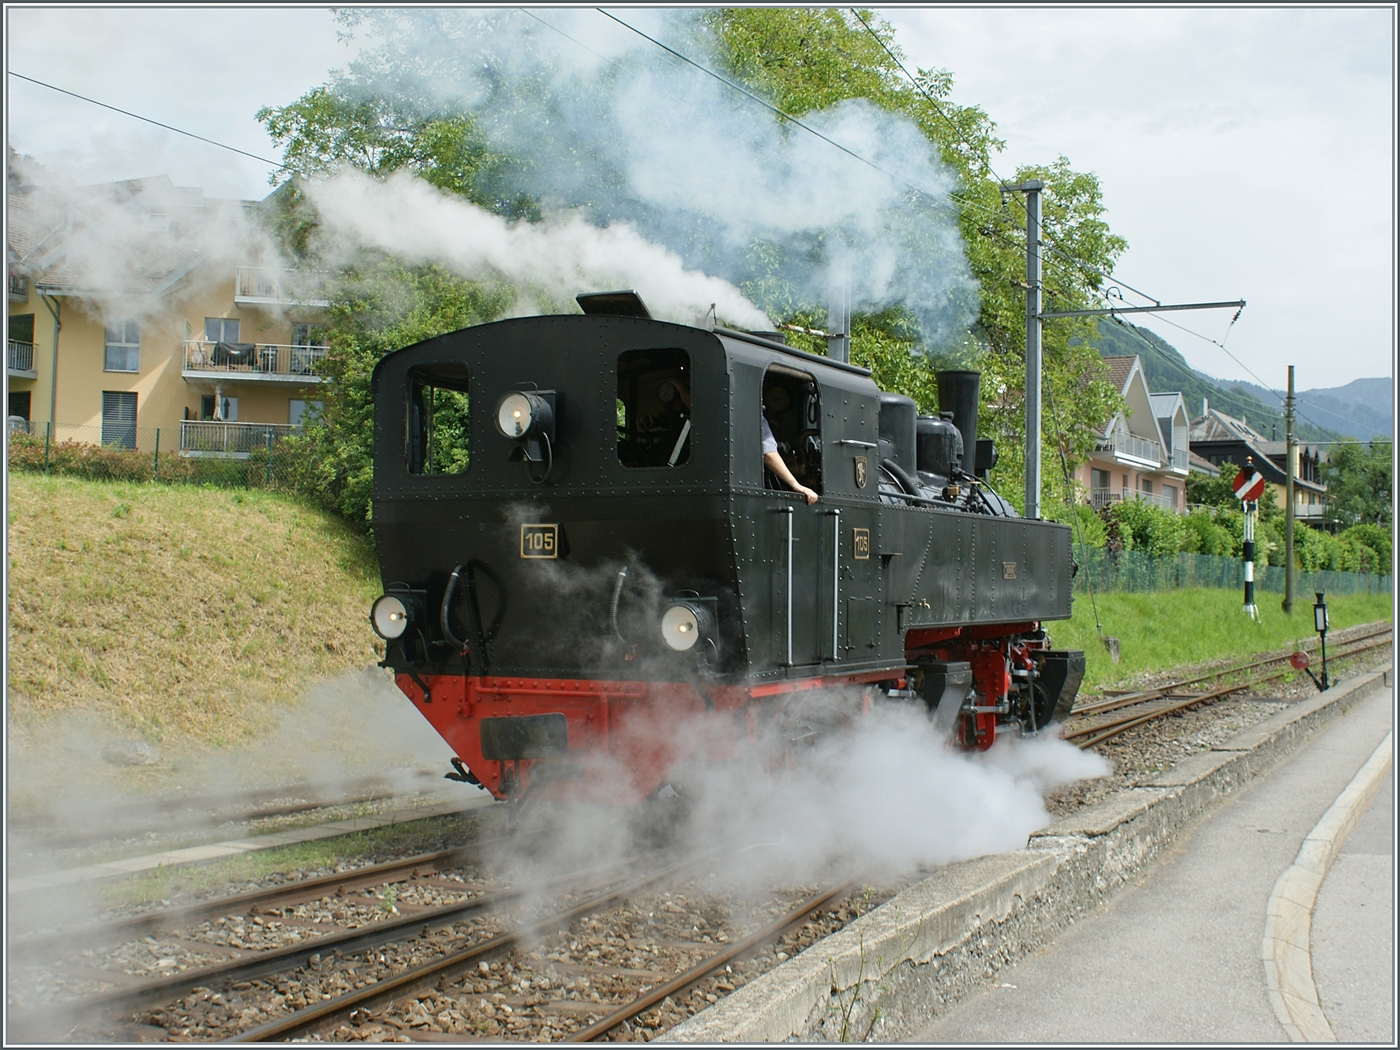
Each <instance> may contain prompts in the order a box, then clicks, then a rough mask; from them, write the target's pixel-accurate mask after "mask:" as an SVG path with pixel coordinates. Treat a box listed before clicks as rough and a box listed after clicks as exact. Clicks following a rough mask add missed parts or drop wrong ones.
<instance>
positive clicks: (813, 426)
mask: <svg viewBox="0 0 1400 1050" xmlns="http://www.w3.org/2000/svg"><path fill="white" fill-rule="evenodd" d="M763 416H764V418H765V419H767V420H768V426H769V428H770V429H771V430H772V431H773V437H774V438H775V439H776V440H777V442H778V455H780V456H782V457H783V462H784V463H786V464H787V466H788V469H789V470H791V471H792V476H793V477H795V478H796V479H797V480H798V481H799V482H801V483H802V484H803V485H806V486H807V487H808V488H809V489H812V490H813V491H814V492H816V493H817V494H818V495H820V494H821V491H822V410H821V391H820V389H819V388H818V387H817V383H816V380H814V379H813V378H812V377H811V376H809V375H807V374H806V373H804V372H798V371H797V370H796V369H792V368H786V367H784V366H782V365H769V366H768V370H767V371H766V372H765V373H764V374H763ZM758 439H759V435H757V434H755V435H754V441H755V442H757V441H758ZM763 483H764V485H765V487H767V488H772V489H785V488H786V486H784V485H783V483H782V482H780V481H779V480H778V479H777V478H776V477H774V476H773V472H772V471H770V470H768V469H767V468H764V471H763Z"/></svg>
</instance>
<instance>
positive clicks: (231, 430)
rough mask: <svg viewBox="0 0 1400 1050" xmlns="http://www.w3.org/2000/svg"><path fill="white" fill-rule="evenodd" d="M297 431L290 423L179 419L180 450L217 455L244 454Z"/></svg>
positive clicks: (298, 431)
mask: <svg viewBox="0 0 1400 1050" xmlns="http://www.w3.org/2000/svg"><path fill="white" fill-rule="evenodd" d="M299 433H301V427H299V426H297V425H295V424H292V423H233V422H229V423H225V422H223V421H221V420H195V419H184V420H181V421H180V451H181V452H196V453H198V452H204V453H211V454H218V455H226V456H227V455H248V454H249V453H251V452H253V451H254V450H255V449H260V448H271V447H272V446H273V445H275V444H277V442H278V441H280V440H281V439H282V438H284V437H288V436H290V435H292V434H299Z"/></svg>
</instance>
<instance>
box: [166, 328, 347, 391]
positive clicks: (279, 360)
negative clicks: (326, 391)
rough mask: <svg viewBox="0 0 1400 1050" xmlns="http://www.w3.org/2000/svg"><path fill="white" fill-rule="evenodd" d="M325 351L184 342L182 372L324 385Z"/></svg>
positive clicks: (308, 347)
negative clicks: (183, 370) (183, 365)
mask: <svg viewBox="0 0 1400 1050" xmlns="http://www.w3.org/2000/svg"><path fill="white" fill-rule="evenodd" d="M325 362H326V348H325V347H324V346H289V345H287V344H286V343H213V342H210V341H209V340H207V339H186V340H185V373H186V374H189V373H191V372H197V373H218V374H221V375H235V376H246V377H248V378H250V379H288V380H295V381H301V382H307V383H321V382H324V381H325V379H324V376H323V375H322V373H323V371H324V369H325Z"/></svg>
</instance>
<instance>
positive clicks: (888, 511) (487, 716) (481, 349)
mask: <svg viewBox="0 0 1400 1050" xmlns="http://www.w3.org/2000/svg"><path fill="white" fill-rule="evenodd" d="M579 302H580V304H581V305H582V306H583V308H584V311H585V312H584V313H583V314H581V315H568V316H553V317H531V318H520V319H514V320H506V321H498V322H494V323H491V324H484V325H479V326H475V327H471V328H466V329H462V330H460V331H457V332H452V333H450V334H448V335H443V336H440V337H437V338H434V339H429V340H426V341H424V342H421V343H418V344H415V345H413V346H409V347H406V348H404V349H402V350H399V351H397V352H395V353H392V354H389V355H387V356H386V357H385V358H383V360H381V361H380V363H379V365H378V366H377V368H376V369H375V372H374V377H373V398H374V408H375V415H374V487H373V493H372V506H373V509H372V524H373V529H374V537H375V543H376V546H377V551H378V558H379V565H380V571H381V574H382V579H383V585H384V593H383V595H382V596H381V597H380V598H378V599H377V600H376V601H375V603H374V605H373V608H372V610H371V617H370V618H371V623H372V625H373V627H374V630H375V631H376V633H377V634H378V635H379V636H380V637H381V638H382V639H383V640H384V643H385V647H386V652H385V659H384V666H387V667H389V668H392V670H393V671H394V673H395V680H396V682H397V684H398V686H399V688H400V689H401V690H402V691H403V692H404V693H405V694H406V695H407V696H408V697H409V699H410V700H411V701H412V702H413V704H414V705H415V706H416V707H417V709H418V710H419V711H420V712H421V713H422V714H423V716H424V717H426V718H427V719H428V721H429V722H430V723H431V724H432V725H433V727H434V728H435V729H436V730H437V731H438V733H439V734H441V736H442V737H443V739H444V740H445V741H446V742H447V743H448V744H449V746H450V747H451V748H452V750H453V752H454V754H455V756H456V758H455V759H454V761H453V765H454V766H455V767H456V772H454V773H452V774H449V775H450V776H451V777H452V778H453V779H458V780H464V781H467V782H469V783H473V784H480V785H482V786H484V787H485V788H487V789H488V790H489V791H490V792H491V793H492V794H493V795H494V796H495V797H497V798H500V799H514V800H521V799H524V798H527V797H570V798H577V799H586V800H596V801H613V802H624V803H625V802H636V801H640V800H643V799H646V798H648V797H653V796H656V795H657V794H658V793H659V792H665V791H666V789H667V788H668V787H670V788H676V789H679V786H680V781H679V780H678V778H679V777H680V776H681V771H682V770H684V769H685V768H687V767H693V765H694V764H695V763H703V764H710V763H716V762H739V761H756V762H761V763H764V764H766V765H768V766H770V767H771V766H772V765H773V764H774V763H782V762H786V761H791V760H792V759H793V757H794V755H795V754H799V753H800V752H801V751H802V749H803V748H805V747H810V746H812V745H813V743H814V742H815V741H817V740H820V739H822V738H823V736H824V735H825V734H829V733H838V732H839V731H840V729H841V726H842V725H848V724H849V723H850V722H851V721H852V720H854V719H858V718H860V717H861V716H863V715H864V714H866V713H867V712H868V711H869V709H870V706H871V704H872V703H876V704H901V705H913V706H914V707H915V708H916V709H917V710H919V711H921V712H923V711H927V712H928V713H929V714H930V715H936V716H938V717H941V718H946V719H948V720H949V721H951V723H952V727H953V737H954V739H955V740H956V742H957V743H958V744H959V745H960V746H962V747H964V748H969V749H985V748H988V747H990V746H991V745H992V743H993V741H994V740H995V739H996V736H997V734H998V732H1005V731H1007V730H1008V729H1010V730H1014V731H1016V732H1024V733H1035V732H1039V731H1041V730H1043V729H1044V728H1045V727H1046V726H1047V725H1049V724H1050V723H1052V722H1055V721H1058V720H1061V719H1063V717H1064V716H1065V715H1066V714H1067V713H1068V712H1069V709H1070V707H1071V705H1072V704H1073V701H1074V697H1075V694H1076V692H1077V690H1078V686H1079V682H1080V679H1081V678H1082V675H1083V669H1084V658H1083V653H1082V652H1077V651H1069V650H1063V649H1054V648H1052V647H1051V645H1050V642H1049V640H1048V638H1047V636H1046V634H1045V631H1044V628H1043V624H1044V623H1046V622H1047V621H1054V620H1060V619H1066V618H1068V617H1069V615H1070V601H1071V594H1070V589H1071V575H1072V572H1073V563H1072V559H1071V549H1070V533H1069V529H1068V528H1066V527H1065V526H1062V525H1058V524H1054V523H1051V522H1046V521H1037V520H1026V519H1023V518H1020V517H1018V516H1017V515H1016V514H1015V512H1014V510H1013V509H1012V508H1011V507H1010V506H1009V505H1008V504H1007V503H1006V502H1005V501H1003V500H1002V499H1000V498H999V497H998V496H997V495H996V494H995V493H994V492H993V491H992V490H991V489H990V487H989V486H988V485H987V484H986V470H987V469H988V468H989V467H990V466H991V465H992V463H993V461H994V460H993V457H994V455H995V453H994V450H993V449H992V448H991V447H990V443H989V442H985V441H982V442H979V441H978V440H977V438H976V413H977V385H978V376H977V374H976V373H973V372H945V373H940V375H939V377H938V378H939V389H940V402H941V405H942V407H943V408H944V409H947V410H948V411H945V412H943V413H941V414H940V415H939V416H919V415H918V414H917V411H916V407H915V404H914V402H913V401H912V400H910V399H909V398H906V397H903V396H901V395H898V394H891V393H885V392H882V391H880V390H879V389H878V388H877V387H876V385H875V383H874V382H873V381H872V380H871V377H870V373H869V372H868V371H867V370H866V369H863V368H859V367H856V366H854V365H850V364H846V363H843V362H840V361H836V360H833V359H829V358H826V357H822V356H819V355H814V354H809V353H806V352H803V351H801V350H797V349H794V348H792V347H789V346H787V345H785V344H784V343H783V342H782V341H781V337H780V336H778V335H776V334H774V333H766V334H765V333H759V334H754V333H748V332H739V331H732V330H729V329H725V328H714V329H713V330H709V329H707V328H699V327H690V326H685V325H679V324H672V323H666V322H662V321H658V320H655V319H652V318H651V317H650V316H649V315H648V314H647V311H646V309H645V307H644V306H643V304H642V303H641V300H640V299H639V298H638V297H637V296H636V295H635V294H633V293H606V294H599V295H592V296H580V297H579ZM761 417H762V418H766V420H767V422H768V429H770V430H771V433H772V438H773V439H774V440H775V442H776V444H777V446H778V451H779V454H780V456H781V457H782V460H783V463H784V464H785V465H786V466H787V467H788V468H789V471H790V473H791V475H792V477H793V478H795V479H796V480H797V481H798V482H799V483H800V484H801V485H803V486H805V487H807V488H810V489H812V490H814V491H815V492H816V493H817V494H818V497H819V498H818V499H817V500H816V502H814V503H811V504H809V503H808V502H807V500H806V498H804V497H803V496H802V495H799V493H797V492H795V491H792V490H791V489H790V488H789V487H786V486H784V485H783V484H782V483H781V482H779V481H778V480H777V479H776V478H775V477H774V476H773V473H772V472H771V471H769V470H767V469H766V468H765V467H764V461H763V456H762V453H761V446H760V432H761V430H762V429H763V424H762V422H761Z"/></svg>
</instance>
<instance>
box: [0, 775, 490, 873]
mask: <svg viewBox="0 0 1400 1050" xmlns="http://www.w3.org/2000/svg"><path fill="white" fill-rule="evenodd" d="M488 800H489V801H487V800H479V799H473V800H471V801H470V802H468V803H467V804H466V805H463V804H462V803H461V802H443V803H440V804H438V805H436V806H416V807H409V808H407V809H398V810H392V811H390V812H388V813H376V814H374V815H373V816H367V817H350V818H349V819H347V820H337V821H333V822H331V823H329V824H314V825H312V826H311V827H305V828H295V829H293V830H291V831H274V832H271V833H269V834H267V835H255V836H252V837H249V838H243V839H228V840H227V841H224V842H210V843H206V844H205V845H202V846H186V847H185V848H184V849H172V850H166V851H164V852H162V853H150V854H147V855H146V856H143V857H126V858H123V859H121V860H110V861H107V862H106V863H104V864H89V865H85V866H84V867H81V868H62V869H60V870H58V871H49V872H44V873H42V874H39V875H26V876H24V877H22V878H15V879H10V880H9V882H8V885H7V887H6V889H7V891H8V893H9V894H10V895H11V896H13V895H14V894H18V893H29V892H33V891H34V890H48V889H53V888H54V887H56V886H73V885H77V884H79V883H89V882H97V881H100V880H103V879H115V878H119V877H121V876H123V875H136V874H140V873H141V872H145V871H154V870H156V869H157V868H173V867H181V866H185V865H191V864H208V863H209V862H211V861H216V860H223V859H224V858H225V857H235V856H239V855H240V854H244V853H255V852H257V851H259V850H266V849H276V848H277V847H279V846H294V845H297V844H299V843H302V842H313V841H316V840H318V839H331V838H337V837H339V836H341V835H353V834H355V833H356V832H359V831H369V830H370V829H372V828H380V827H384V826H385V825H388V824H405V823H408V822H410V821H414V820H427V819H428V818H430V817H444V816H450V815H451V814H453V813H465V812H469V811H471V810H473V809H480V808H482V807H483V806H486V805H489V804H490V802H491V801H494V800H491V799H489V796H488Z"/></svg>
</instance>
